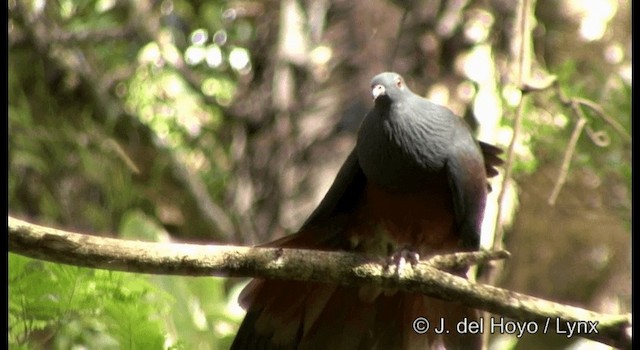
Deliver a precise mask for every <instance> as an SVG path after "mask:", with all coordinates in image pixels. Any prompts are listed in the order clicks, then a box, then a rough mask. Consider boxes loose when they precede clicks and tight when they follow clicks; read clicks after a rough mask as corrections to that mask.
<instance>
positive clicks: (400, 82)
mask: <svg viewBox="0 0 640 350" xmlns="http://www.w3.org/2000/svg"><path fill="white" fill-rule="evenodd" d="M396 87H397V88H398V89H400V88H401V87H402V79H400V78H398V79H397V80H396Z"/></svg>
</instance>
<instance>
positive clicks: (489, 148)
mask: <svg viewBox="0 0 640 350" xmlns="http://www.w3.org/2000/svg"><path fill="white" fill-rule="evenodd" d="M478 144H479V145H480V150H481V151H482V157H483V158H484V170H485V171H486V172H487V177H494V176H496V175H498V169H496V168H497V167H499V166H501V165H502V164H504V161H503V160H502V158H500V155H501V154H502V152H503V151H502V149H501V148H499V147H496V146H494V145H490V144H488V143H486V142H482V141H478Z"/></svg>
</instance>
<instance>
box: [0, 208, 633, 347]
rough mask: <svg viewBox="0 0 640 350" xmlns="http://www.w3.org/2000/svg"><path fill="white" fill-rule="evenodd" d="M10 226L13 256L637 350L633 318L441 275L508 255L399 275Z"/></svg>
mask: <svg viewBox="0 0 640 350" xmlns="http://www.w3.org/2000/svg"><path fill="white" fill-rule="evenodd" d="M8 227H9V251H11V252H13V253H17V254H21V255H25V256H29V257H33V258H37V259H43V260H48V261H53V262H57V263H64V264H71V265H76V266H84V267H92V268H100V269H108V270H118V271H126V272H137V273H149V274H166V275H185V276H223V277H259V278H269V279H286V280H298V281H315V282H325V283H339V284H343V285H351V286H363V285H368V286H377V287H382V288H394V289H395V288H397V289H400V290H405V291H412V292H420V293H424V294H426V295H430V296H434V297H438V298H442V299H446V300H458V301H460V302H462V303H464V304H465V305H468V306H471V307H474V308H478V309H482V310H485V311H489V312H491V313H494V314H497V315H501V316H503V317H508V318H511V319H513V320H517V321H521V322H527V324H529V325H534V324H535V325H536V326H537V327H538V332H543V331H544V332H548V333H562V332H563V331H564V332H567V331H568V329H569V326H568V325H576V324H578V322H580V323H581V324H583V325H587V324H588V323H590V324H597V326H596V330H597V332H595V331H589V332H585V331H584V329H585V328H584V327H583V328H582V330H583V333H581V334H579V335H580V336H583V337H585V338H589V339H592V340H596V341H600V342H603V343H606V344H609V345H612V346H615V347H620V348H625V349H626V348H628V349H630V348H631V315H607V314H600V313H596V312H592V311H588V310H585V309H581V308H577V307H573V306H568V305H562V304H558V303H554V302H551V301H546V300H543V299H538V298H534V297H531V296H527V295H524V294H519V293H515V292H511V291H508V290H504V289H500V288H496V287H493V286H489V285H484V284H474V283H471V282H469V281H467V280H466V279H464V278H461V277H457V276H454V275H451V274H449V273H446V272H444V271H441V270H439V268H442V267H450V266H452V264H453V265H455V264H468V263H474V262H477V261H482V260H491V259H499V258H504V257H506V256H507V254H506V253H504V252H479V253H472V254H470V255H467V257H465V253H458V254H451V255H444V256H436V257H433V258H431V259H428V260H426V261H422V262H420V263H418V264H416V265H415V266H413V267H411V266H410V265H407V266H405V267H403V268H402V267H401V268H399V269H398V270H394V269H388V268H387V266H386V264H385V262H384V259H382V258H380V257H377V258H372V257H366V256H363V255H359V254H352V253H347V252H326V251H312V250H302V249H281V248H249V247H235V246H214V245H195V244H178V243H151V242H139V241H130V240H121V239H114V238H105V237H97V236H91V235H83V234H78V233H71V232H66V231H61V230H56V229H52V228H48V227H43V226H37V225H33V224H30V223H28V222H25V221H22V220H18V219H15V218H12V217H10V216H9V217H8ZM469 256H471V257H472V258H469ZM495 320H496V322H499V321H500V319H495ZM587 328H588V327H587ZM587 330H589V329H587ZM565 335H567V334H565Z"/></svg>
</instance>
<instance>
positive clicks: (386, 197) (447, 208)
mask: <svg viewBox="0 0 640 350" xmlns="http://www.w3.org/2000/svg"><path fill="white" fill-rule="evenodd" d="M426 180H427V181H426V182H425V184H424V186H423V187H422V188H421V189H419V190H417V191H412V192H398V191H395V190H393V189H389V188H385V187H382V186H379V185H377V184H375V183H372V182H367V185H366V187H365V191H364V196H363V200H362V202H361V203H362V205H361V206H360V207H359V208H358V210H357V212H356V215H355V216H354V219H355V220H354V225H353V227H352V229H350V230H349V232H350V237H349V238H350V241H351V243H352V245H353V246H354V247H355V248H356V249H357V250H360V251H364V252H366V253H370V254H379V255H388V254H391V253H394V252H395V251H397V250H398V249H400V248H403V247H410V248H411V249H414V250H415V251H417V252H418V253H420V254H421V255H424V254H430V253H434V252H443V251H453V250H455V248H456V247H457V245H458V237H457V235H456V234H455V223H454V220H455V219H454V217H455V216H454V215H455V214H454V211H453V204H452V198H451V191H450V190H449V187H448V185H447V182H446V178H445V177H444V176H433V177H432V178H430V179H426Z"/></svg>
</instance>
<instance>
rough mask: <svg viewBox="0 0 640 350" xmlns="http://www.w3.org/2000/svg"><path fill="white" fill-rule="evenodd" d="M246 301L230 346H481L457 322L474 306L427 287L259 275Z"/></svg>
mask: <svg viewBox="0 0 640 350" xmlns="http://www.w3.org/2000/svg"><path fill="white" fill-rule="evenodd" d="M240 302H241V304H242V305H243V306H244V307H245V308H247V316H246V317H245V319H244V321H243V323H242V325H241V326H240V330H239V331H238V333H237V335H236V338H235V340H234V343H233V345H232V349H248V350H250V349H264V350H268V349H331V350H341V349H345V350H347V349H348V350H352V349H367V350H369V349H480V347H481V337H480V335H479V334H470V333H468V332H463V333H460V332H459V331H468V330H469V329H468V328H467V329H464V328H459V326H458V325H463V323H464V322H467V323H468V322H470V321H476V320H477V318H478V315H477V312H476V310H474V309H470V308H468V307H466V306H464V305H462V304H459V303H455V302H448V301H443V300H439V299H435V298H431V297H426V296H424V295H421V294H414V293H405V292H393V291H383V290H377V291H374V290H372V289H371V288H358V287H343V286H337V285H331V284H320V283H307V282H305V283H302V282H287V281H267V280H254V281H252V282H251V283H250V284H249V285H248V286H247V287H246V288H245V290H244V291H243V292H242V295H241V297H240ZM424 320H427V321H428V323H429V328H428V329H427V330H426V331H425V329H424V327H425V325H426V324H425V323H424ZM442 327H444V328H442ZM439 333H441V334H439Z"/></svg>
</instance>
